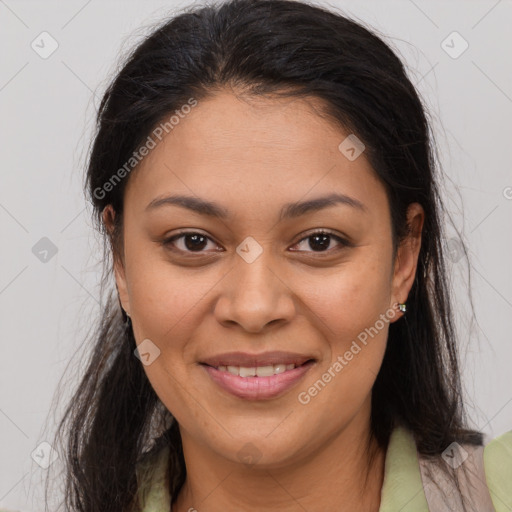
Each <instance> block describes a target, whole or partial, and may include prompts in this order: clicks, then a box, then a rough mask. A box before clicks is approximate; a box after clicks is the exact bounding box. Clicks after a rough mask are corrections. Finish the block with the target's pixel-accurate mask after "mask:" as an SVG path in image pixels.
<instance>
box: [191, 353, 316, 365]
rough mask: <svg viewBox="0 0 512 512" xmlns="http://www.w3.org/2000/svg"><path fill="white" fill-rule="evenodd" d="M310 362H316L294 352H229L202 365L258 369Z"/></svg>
mask: <svg viewBox="0 0 512 512" xmlns="http://www.w3.org/2000/svg"><path fill="white" fill-rule="evenodd" d="M309 360H314V357H313V356H310V355H309V356H306V355H303V354H297V353H294V352H282V351H274V352H263V353H260V354H249V353H247V352H228V353H224V354H218V355H216V356H212V357H208V358H206V359H203V360H202V361H201V364H205V365H208V366H212V367H214V368H219V367H220V366H238V367H240V366H242V367H245V368H256V367H262V366H272V365H279V364H283V365H290V364H294V365H295V366H302V365H303V364H304V363H306V362H307V361H309Z"/></svg>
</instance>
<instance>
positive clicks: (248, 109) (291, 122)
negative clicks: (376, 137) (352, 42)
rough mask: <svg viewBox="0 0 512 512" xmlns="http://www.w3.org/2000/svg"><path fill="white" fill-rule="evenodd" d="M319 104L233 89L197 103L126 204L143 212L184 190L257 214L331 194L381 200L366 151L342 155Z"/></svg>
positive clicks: (135, 181)
mask: <svg viewBox="0 0 512 512" xmlns="http://www.w3.org/2000/svg"><path fill="white" fill-rule="evenodd" d="M321 106H322V105H321V103H320V102H319V101H316V99H313V98H308V99H303V98H300V99H299V98H275V97H257V98H245V97H237V96H235V95H234V94H232V93H230V92H221V93H218V94H216V95H214V96H213V97H209V98H208V99H206V100H203V101H201V102H198V104H197V105H196V106H195V107H194V108H192V109H191V110H190V111H189V113H188V114H183V115H182V116H181V117H180V118H179V122H178V123H176V124H175V125H174V127H173V128H172V130H169V133H165V132H164V135H163V137H162V140H161V141H158V140H157V144H156V147H155V148H154V149H152V150H151V151H150V152H149V154H148V155H147V156H146V157H145V158H144V159H143V160H142V162H141V164H139V167H138V168H137V169H136V171H134V172H133V174H132V176H130V179H129V183H128V187H127V191H126V197H125V200H126V201H127V202H128V201H129V202H130V203H131V204H132V206H134V207H136V208H137V209H139V210H142V209H143V208H144V207H145V206H146V205H147V204H148V203H149V202H150V201H152V200H153V199H154V198H155V197H156V196H161V195H162V194H164V193H169V194H171V193H176V192H187V193H188V194H189V195H190V194H192V195H198V196H201V197H210V198H211V197H214V198H216V199H217V200H218V201H221V202H224V203H227V202H238V203H240V204H241V205H244V204H245V206H246V207H252V206H253V207H255V208H259V209H261V208H262V207H266V206H270V203H273V202H276V201H277V202H279V203H280V204H281V203H286V202H289V201H297V200H298V199H299V198H302V197H306V196H307V195H308V194H310V195H311V196H315V195H316V196H318V195H319V194H325V193H326V192H333V191H335V190H334V189H336V191H337V192H340V193H343V194H347V195H352V196H353V197H355V198H356V199H359V200H360V201H361V202H363V203H366V202H367V201H368V200H367V199H366V200H365V197H366V198H367V197H370V198H372V197H373V199H372V200H375V199H376V198H375V197H374V196H375V195H380V196H382V195H383V194H384V188H383V186H382V184H381V183H380V181H379V180H378V179H377V178H376V175H375V173H374V171H373V169H372V168H371V166H370V165H369V163H368V161H367V160H366V158H365V157H364V153H363V154H362V155H361V156H359V157H358V158H357V159H355V160H353V161H351V160H349V159H347V158H346V157H345V156H344V154H342V152H341V151H340V149H339V145H340V143H342V142H343V141H344V140H345V138H346V137H347V136H348V135H349V134H348V133H345V132H343V131H342V130H341V128H339V127H337V126H336V125H335V124H334V123H333V122H332V121H330V120H328V119H327V118H325V117H322V116H321V115H320V113H321ZM380 199H382V197H380Z"/></svg>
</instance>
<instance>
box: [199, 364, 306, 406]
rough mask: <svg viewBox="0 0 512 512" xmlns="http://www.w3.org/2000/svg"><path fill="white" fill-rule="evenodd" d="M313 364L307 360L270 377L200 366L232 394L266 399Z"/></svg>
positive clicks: (275, 395) (253, 398)
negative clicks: (238, 373) (233, 372)
mask: <svg viewBox="0 0 512 512" xmlns="http://www.w3.org/2000/svg"><path fill="white" fill-rule="evenodd" d="M314 364H315V363H314V361H308V362H307V363H304V364H303V365H301V366H297V367H296V368H294V369H293V370H286V371H284V372H283V373H279V374H277V375H272V376H270V377H240V376H239V375H233V374H231V373H229V372H227V371H220V370H217V368H214V367H213V366H208V365H205V364H202V365H201V366H202V367H203V368H204V369H205V370H206V371H207V372H208V375H209V376H210V377H211V379H212V380H213V381H214V382H216V383H217V384H218V385H219V386H220V387H221V388H222V389H224V390H226V391H228V392H229V393H231V394H232V395H235V396H237V397H239V398H244V399H246V400H268V399H270V398H275V397H277V396H279V395H282V394H283V393H285V392H286V391H288V390H289V389H290V388H292V387H293V386H294V385H295V384H296V383H297V382H298V381H299V380H300V379H301V378H302V377H303V376H304V375H305V374H306V372H307V371H308V370H309V369H310V368H311V367H312V366H313V365H314Z"/></svg>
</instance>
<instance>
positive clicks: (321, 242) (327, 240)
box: [293, 229, 351, 252]
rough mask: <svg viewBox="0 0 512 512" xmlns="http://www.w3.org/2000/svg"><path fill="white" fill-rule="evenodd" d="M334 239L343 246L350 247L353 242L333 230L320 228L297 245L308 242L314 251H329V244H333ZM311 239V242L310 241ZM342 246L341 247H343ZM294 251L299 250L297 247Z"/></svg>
mask: <svg viewBox="0 0 512 512" xmlns="http://www.w3.org/2000/svg"><path fill="white" fill-rule="evenodd" d="M332 239H335V240H336V241H337V242H338V243H339V244H340V245H341V248H343V247H348V246H350V245H351V244H350V243H349V242H348V240H346V239H344V238H342V237H341V236H339V235H335V234H334V233H332V232H331V231H328V230H325V229H320V230H317V231H314V232H313V233H310V234H309V235H308V236H306V237H304V238H303V239H302V240H300V242H298V243H297V244H296V246H298V245H300V244H301V243H304V244H305V243H307V245H308V246H309V248H310V249H311V250H313V252H329V251H330V249H329V246H330V245H331V241H332ZM308 240H309V242H308ZM341 248H340V249H341ZM293 250H294V251H297V250H296V249H293ZM297 252H303V251H297Z"/></svg>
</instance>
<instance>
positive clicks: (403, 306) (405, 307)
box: [398, 302, 407, 313]
mask: <svg viewBox="0 0 512 512" xmlns="http://www.w3.org/2000/svg"><path fill="white" fill-rule="evenodd" d="M398 309H399V310H400V311H401V312H402V313H405V312H406V311H407V306H406V304H405V302H404V303H400V302H399V303H398Z"/></svg>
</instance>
